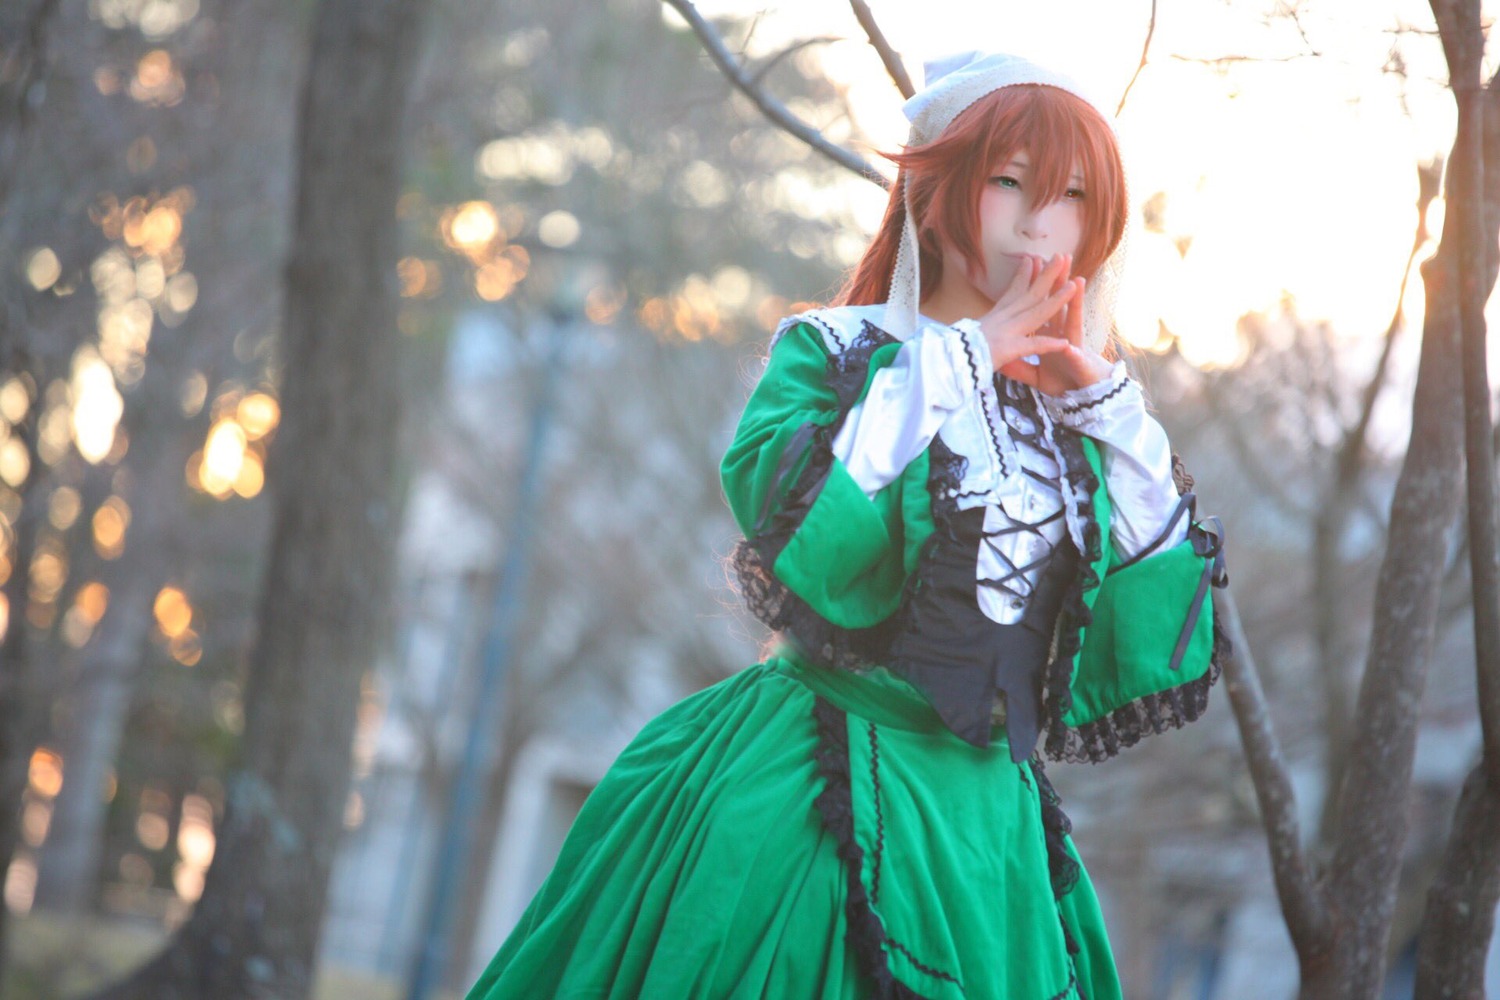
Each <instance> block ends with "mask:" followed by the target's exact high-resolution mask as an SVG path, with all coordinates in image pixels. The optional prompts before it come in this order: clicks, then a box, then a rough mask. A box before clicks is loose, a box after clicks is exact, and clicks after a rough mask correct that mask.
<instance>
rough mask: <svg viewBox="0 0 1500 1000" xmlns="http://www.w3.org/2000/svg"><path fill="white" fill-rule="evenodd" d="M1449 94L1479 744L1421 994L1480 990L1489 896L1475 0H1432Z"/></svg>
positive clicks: (1488, 502)
mask: <svg viewBox="0 0 1500 1000" xmlns="http://www.w3.org/2000/svg"><path fill="white" fill-rule="evenodd" d="M1433 8H1434V12H1435V13H1437V15H1438V27H1439V29H1440V31H1441V32H1442V37H1443V49H1444V52H1445V54H1446V55H1447V57H1448V66H1449V75H1450V78H1451V79H1452V81H1453V88H1454V91H1455V94H1456V96H1457V98H1458V104H1459V119H1458V120H1459V128H1458V133H1459V141H1458V142H1455V144H1454V149H1453V154H1454V155H1453V159H1452V160H1451V161H1450V182H1449V186H1450V189H1451V190H1453V191H1454V192H1455V193H1454V194H1453V195H1451V196H1450V200H1451V201H1452V202H1453V203H1454V204H1455V205H1456V206H1457V207H1458V211H1459V212H1460V214H1461V216H1462V223H1463V229H1462V234H1463V240H1462V242H1461V243H1460V246H1459V255H1458V257H1459V265H1458V266H1459V274H1458V276H1457V277H1458V285H1459V291H1458V294H1459V296H1460V299H1459V321H1460V326H1461V328H1462V330H1463V349H1464V368H1465V378H1464V409H1465V413H1464V428H1465V457H1466V461H1467V464H1468V486H1469V559H1470V575H1471V579H1472V581H1473V584H1472V586H1473V601H1472V606H1473V614H1474V655H1475V670H1476V674H1477V680H1478V687H1479V698H1478V702H1479V716H1480V723H1481V729H1482V731H1483V734H1484V750H1483V755H1482V757H1481V759H1480V763H1479V765H1478V766H1477V767H1476V768H1475V769H1474V770H1473V772H1472V773H1471V774H1470V775H1469V777H1468V779H1467V780H1466V781H1465V782H1464V787H1463V792H1462V794H1461V795H1460V797H1459V802H1458V808H1457V810H1456V811H1455V813H1454V817H1453V830H1452V832H1451V833H1450V834H1449V838H1448V845H1447V849H1446V850H1445V851H1444V853H1443V859H1442V862H1441V867H1440V868H1439V871H1438V875H1437V877H1436V879H1434V881H1433V885H1432V888H1431V890H1430V891H1429V893H1428V896H1427V908H1426V910H1425V911H1424V913H1423V915H1422V933H1421V938H1420V943H1419V945H1418V952H1417V984H1416V987H1417V988H1416V995H1417V996H1418V997H1419V998H1421V1000H1458V998H1464V1000H1481V998H1483V996H1484V966H1485V958H1486V955H1487V954H1488V951H1489V943H1490V939H1491V938H1492V937H1493V936H1494V932H1495V906H1496V901H1497V900H1500V837H1496V835H1495V831H1496V829H1497V828H1500V564H1497V558H1500V544H1497V539H1496V523H1495V469H1494V453H1493V451H1492V445H1491V442H1492V438H1493V433H1494V431H1493V427H1492V423H1491V419H1490V388H1489V381H1488V366H1487V359H1486V356H1485V355H1486V350H1485V322H1484V304H1485V302H1486V301H1487V300H1488V299H1489V296H1490V293H1491V292H1492V291H1493V290H1494V287H1495V276H1496V264H1497V261H1496V259H1495V255H1494V253H1493V252H1492V248H1493V247H1494V246H1495V242H1496V239H1497V236H1500V169H1497V168H1496V167H1492V166H1490V164H1500V80H1497V79H1491V81H1490V85H1489V87H1488V89H1486V88H1484V87H1483V86H1482V85H1481V77H1480V55H1481V53H1482V52H1483V50H1484V32H1483V30H1482V29H1481V27H1480V24H1479V10H1478V4H1475V3H1468V4H1445V3H1434V4H1433Z"/></svg>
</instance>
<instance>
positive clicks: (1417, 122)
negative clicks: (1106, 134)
mask: <svg viewBox="0 0 1500 1000" xmlns="http://www.w3.org/2000/svg"><path fill="white" fill-rule="evenodd" d="M870 6H871V9H872V10H873V11H874V14H875V16H876V19H877V21H878V22H879V23H880V24H881V26H882V28H883V29H884V31H885V33H886V35H887V37H888V38H889V39H890V40H891V41H892V44H893V45H894V46H895V47H896V48H897V49H898V50H899V51H901V53H902V55H903V58H904V60H905V62H906V64H907V65H908V67H910V68H912V69H913V70H918V69H919V67H920V65H921V63H922V62H923V60H924V59H925V58H927V57H929V56H932V55H936V54H942V53H946V52H953V51H961V50H965V49H973V48H976V47H982V48H988V49H995V50H1000V51H1014V52H1018V53H1020V54H1022V55H1025V56H1027V57H1029V58H1031V59H1033V60H1035V61H1038V62H1042V63H1044V64H1047V65H1050V66H1053V67H1056V68H1058V69H1061V70H1062V71H1064V72H1065V73H1067V74H1069V75H1071V76H1073V77H1074V78H1075V79H1077V80H1078V81H1079V82H1080V83H1081V84H1082V85H1083V86H1084V87H1085V88H1087V89H1090V90H1092V91H1094V92H1096V93H1100V94H1103V95H1110V96H1111V98H1112V99H1113V100H1118V97H1119V95H1120V94H1121V93H1123V91H1124V90H1125V87H1126V84H1127V83H1128V82H1129V80H1130V78H1131V75H1132V74H1133V73H1134V72H1135V70H1136V67H1137V65H1138V64H1139V62H1140V58H1141V50H1142V44H1143V42H1144V41H1145V38H1146V33H1147V28H1148V25H1149V24H1150V22H1151V14H1152V4H1151V3H1150V2H1149V0H1135V2H1122V0H1050V2H1047V3H1036V2H1034V0H1033V2H1027V3H1020V2H1011V0H985V2H964V0H920V2H912V0H870ZM1293 7H1295V11H1296V16H1295V18H1294V17H1292V16H1288V13H1287V12H1288V11H1289V10H1290V9H1292V8H1293ZM664 9H665V8H664ZM700 9H701V10H702V11H703V12H704V13H705V14H709V15H713V14H729V13H736V14H741V15H744V14H753V13H759V15H760V20H759V22H758V24H757V27H756V30H755V34H754V36H753V38H752V41H751V46H750V51H751V53H752V55H754V54H757V53H760V54H763V53H766V52H770V51H774V50H776V49H779V48H780V47H781V46H783V45H785V44H786V43H787V42H788V41H790V40H793V39H797V38H804V37H809V36H818V35H834V36H842V37H844V38H846V39H847V40H846V41H842V42H839V43H835V44H830V45H826V46H819V47H818V49H817V51H818V52H819V53H820V56H821V59H822V63H823V68H824V70H825V72H826V73H827V74H828V76H829V77H830V78H831V79H833V80H835V81H836V82H838V83H840V84H842V85H843V86H845V87H847V89H848V93H849V98H850V102H851V104H852V106H853V108H854V113H855V116H856V118H857V120H858V124H859V126H860V129H861V130H862V131H863V132H865V133H866V134H868V135H869V136H870V137H871V138H872V140H873V143H874V145H875V146H876V147H878V148H887V149H889V148H895V147H897V146H899V145H900V143H901V142H902V140H903V139H904V138H905V123H904V119H903V117H902V116H901V113H900V96H899V94H898V93H897V92H896V90H895V89H894V87H893V86H892V85H891V83H890V81H889V79H888V78H887V77H886V76H885V74H884V71H883V69H882V68H881V66H880V63H879V60H878V58H877V57H876V56H875V54H874V51H873V49H872V48H871V47H870V46H869V45H868V44H867V43H866V42H865V41H864V38H863V35H862V33H861V31H860V29H859V27H858V25H857V24H856V23H855V21H854V18H853V15H852V14H851V12H850V9H849V7H848V5H847V4H846V3H843V2H836V0H801V2H797V3H791V2H788V3H771V4H768V3H765V2H763V0H762V2H753V0H701V3H700ZM1484 12H1485V14H1486V16H1490V15H1491V14H1492V10H1491V5H1488V4H1487V5H1485V8H1484ZM664 16H666V17H668V18H669V19H670V18H671V17H672V16H673V15H672V14H671V13H670V12H669V13H667V14H665V15H664ZM1433 29H1434V23H1433V19H1432V13H1431V10H1430V8H1429V7H1428V5H1427V4H1426V3H1422V2H1409V0H1386V2H1379V0H1376V2H1372V0H1363V2H1360V0H1304V2H1302V3H1300V4H1296V5H1290V4H1287V3H1282V2H1273V0H1159V2H1158V4H1157V5H1156V20H1155V31H1154V33H1153V35H1152V39H1151V46H1150V52H1149V58H1148V61H1147V65H1146V66H1145V67H1144V69H1143V70H1142V71H1141V73H1140V76H1139V78H1138V80H1137V81H1136V83H1135V84H1134V86H1133V87H1132V89H1131V91H1130V94H1129V97H1128V100H1127V102H1126V105H1125V109H1124V111H1123V113H1122V115H1121V117H1120V131H1121V136H1122V144H1123V145H1124V148H1125V153H1126V157H1127V163H1128V167H1129V170H1130V180H1131V188H1132V199H1133V201H1135V202H1136V204H1137V206H1139V204H1140V203H1141V202H1143V201H1144V200H1145V199H1146V198H1149V197H1151V196H1152V195H1156V194H1159V195H1160V198H1159V200H1164V203H1165V214H1164V228H1165V232H1163V233H1154V232H1145V231H1144V229H1143V228H1142V227H1140V226H1137V227H1136V229H1135V231H1134V233H1133V235H1132V241H1131V244H1130V253H1131V256H1130V270H1129V271H1128V272H1127V278H1126V281H1125V283H1124V286H1123V297H1122V301H1121V303H1120V312H1119V315H1118V317H1117V318H1118V322H1119V326H1120V328H1121V330H1122V332H1123V333H1124V334H1125V336H1126V337H1127V339H1129V340H1131V341H1132V342H1134V343H1137V344H1139V345H1140V346H1149V345H1150V344H1152V343H1153V342H1155V341H1156V340H1157V337H1158V331H1159V329H1160V327H1161V326H1162V325H1164V326H1165V327H1166V329H1167V330H1169V331H1171V333H1172V334H1174V335H1176V336H1177V337H1178V343H1179V346H1180V348H1181V349H1182V351H1183V353H1184V354H1185V355H1186V356H1187V357H1188V358H1189V360H1192V361H1194V362H1196V363H1199V364H1201V365H1204V366H1212V365H1222V364H1232V363H1233V362H1234V361H1235V359H1236V358H1237V357H1239V356H1241V355H1242V352H1243V345H1242V344H1241V342H1240V338H1239V335H1238V334H1237V333H1236V325H1237V321H1238V319H1239V317H1241V316H1242V315H1244V314H1246V313H1248V312H1262V313H1264V312H1267V311H1274V310H1276V309H1278V308H1279V307H1280V304H1281V303H1283V302H1287V301H1291V302H1293V303H1294V304H1295V310H1296V313H1297V315H1298V316H1300V317H1301V318H1302V319H1304V320H1310V321H1318V322H1324V321H1326V322H1327V323H1328V324H1329V325H1330V326H1331V328H1332V329H1333V330H1334V332H1335V334H1336V336H1338V337H1339V338H1340V339H1341V340H1344V341H1347V342H1349V343H1350V344H1351V345H1354V346H1359V345H1362V344H1363V345H1368V344H1369V343H1371V342H1374V341H1376V340H1378V337H1379V336H1380V334H1381V333H1382V332H1383V331H1384V329H1385V328H1386V325H1387V323H1388V322H1389V321H1390V318H1391V315H1392V313H1393V311H1394V309H1395V306H1396V296H1397V290H1398V288H1399V284H1400V277H1401V272H1402V269H1403V267H1404V266H1405V262H1406V258H1407V254H1408V252H1409V251H1410V248H1411V242H1412V237H1413V233H1414V230H1415V225H1416V211H1415V203H1416V198H1417V172H1416V167H1417V165H1418V164H1419V163H1422V162H1424V161H1428V160H1431V159H1432V158H1433V157H1434V156H1437V155H1441V154H1443V153H1445V152H1446V151H1447V149H1448V147H1449V146H1450V145H1451V142H1452V133H1453V128H1454V123H1455V112H1454V107H1453V102H1452V98H1451V96H1450V95H1449V94H1448V92H1447V91H1446V89H1445V86H1444V85H1445V82H1446V76H1447V70H1446V65H1445V63H1444V62H1443V59H1442V53H1441V50H1440V48H1439V47H1438V44H1437V40H1436V38H1435V37H1434V36H1433V35H1432V32H1433ZM1492 48H1493V47H1492ZM1393 52H1394V53H1396V54H1397V55H1398V56H1399V59H1400V61H1401V62H1402V63H1403V64H1404V67H1405V74H1404V75H1402V74H1398V73H1395V72H1391V71H1390V66H1391V64H1392V57H1393ZM1493 69H1494V60H1493V58H1490V59H1488V60H1487V71H1488V72H1493ZM914 75H917V76H918V79H920V76H919V75H918V74H915V73H914ZM852 187H853V188H855V189H857V190H855V191H853V193H851V197H852V198H853V199H855V202H856V204H857V206H858V212H857V216H858V218H859V219H860V220H861V222H862V223H863V224H864V225H865V226H867V227H868V228H870V229H873V228H874V226H875V224H876V223H877V222H878V219H879V212H880V208H881V206H882V205H883V200H884V196H883V194H882V193H881V192H879V191H878V190H877V189H875V188H874V187H873V185H864V186H863V187H860V186H859V185H858V184H856V185H852ZM1441 209H1442V205H1441V203H1438V204H1437V205H1436V206H1434V211H1433V213H1432V214H1430V216H1429V222H1430V223H1431V224H1432V225H1433V228H1434V232H1436V231H1437V228H1436V227H1437V225H1438V224H1439V223H1440V221H1441ZM1184 247H1185V251H1184V249H1182V248H1184ZM1431 250H1432V246H1430V245H1429V246H1428V247H1427V248H1426V249H1425V250H1424V251H1423V253H1422V255H1421V256H1426V255H1427V254H1430V253H1431ZM1419 259H1420V258H1419ZM1406 309H1407V316H1408V321H1409V323H1410V328H1412V329H1417V328H1419V324H1420V320H1421V311H1422V290H1421V283H1420V281H1419V280H1413V281H1412V282H1411V285H1410V288H1409V290H1408V294H1407V297H1406ZM1497 320H1500V313H1497V312H1496V310H1494V309H1493V308H1492V310H1491V313H1490V321H1491V328H1492V329H1493V328H1494V326H1495V324H1496V321H1497ZM1413 339H1414V338H1413Z"/></svg>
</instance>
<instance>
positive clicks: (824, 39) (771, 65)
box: [750, 35, 843, 86]
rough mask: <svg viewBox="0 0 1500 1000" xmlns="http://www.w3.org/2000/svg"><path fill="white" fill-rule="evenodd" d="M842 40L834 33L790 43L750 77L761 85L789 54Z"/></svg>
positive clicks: (757, 68)
mask: <svg viewBox="0 0 1500 1000" xmlns="http://www.w3.org/2000/svg"><path fill="white" fill-rule="evenodd" d="M840 41H843V39H841V38H838V37H836V36H834V35H819V36H818V37H817V38H804V39H801V40H800V41H796V42H793V43H792V44H791V45H788V46H787V47H786V48H784V49H782V50H781V51H780V52H778V53H776V54H775V55H774V56H771V57H770V58H769V59H766V60H765V61H763V62H762V63H761V64H760V65H759V66H757V67H756V69H755V73H754V75H752V76H751V77H750V79H751V80H752V81H753V82H754V83H755V85H756V86H760V85H761V83H762V82H764V81H765V78H766V74H768V73H770V72H771V70H773V69H775V68H776V67H777V66H780V65H781V64H782V62H783V61H784V60H786V58H787V57H788V56H792V55H795V54H796V53H798V52H801V51H802V50H803V49H806V48H810V47H812V46H814V45H827V44H828V43H829V42H840Z"/></svg>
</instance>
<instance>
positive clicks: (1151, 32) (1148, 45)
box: [1115, 0, 1156, 118]
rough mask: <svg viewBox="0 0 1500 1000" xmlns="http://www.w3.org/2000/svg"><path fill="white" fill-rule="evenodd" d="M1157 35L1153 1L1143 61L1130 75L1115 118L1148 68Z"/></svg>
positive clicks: (1123, 108) (1116, 109)
mask: <svg viewBox="0 0 1500 1000" xmlns="http://www.w3.org/2000/svg"><path fill="white" fill-rule="evenodd" d="M1154 34H1156V0H1151V23H1150V24H1149V25H1147V27H1146V41H1145V44H1143V45H1142V46H1141V61H1140V64H1139V65H1137V66H1136V68H1135V72H1134V73H1132V74H1130V82H1129V83H1127V84H1126V85H1125V90H1124V92H1123V93H1122V94H1120V103H1119V104H1118V105H1116V106H1115V117H1116V118H1118V117H1120V112H1122V111H1124V110H1125V98H1127V97H1129V96H1130V88H1131V87H1134V86H1135V81H1136V80H1138V79H1140V76H1141V70H1143V69H1145V68H1146V57H1147V55H1149V54H1150V52H1151V36H1152V35H1154Z"/></svg>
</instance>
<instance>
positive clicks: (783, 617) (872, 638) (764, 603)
mask: <svg viewBox="0 0 1500 1000" xmlns="http://www.w3.org/2000/svg"><path fill="white" fill-rule="evenodd" d="M778 551H779V550H778ZM730 561H731V563H732V564H733V565H734V573H735V578H736V581H737V583H738V586H739V592H740V598H741V600H743V601H744V602H745V607H746V608H747V609H749V611H750V613H751V614H753V615H754V616H755V617H756V618H757V619H758V620H759V621H760V622H761V623H762V624H764V625H765V626H766V628H768V629H770V630H771V631H773V632H779V633H781V634H783V635H784V636H786V637H787V638H788V639H789V640H790V641H791V642H792V643H793V644H794V645H795V646H796V647H797V651H798V652H799V653H800V654H801V655H802V656H804V657H806V658H807V659H808V661H809V662H812V663H816V664H818V665H819V666H825V667H838V668H840V669H844V670H863V669H867V668H869V666H870V665H871V664H874V663H879V662H881V661H882V660H883V659H884V658H885V654H886V652H887V651H888V650H889V649H890V646H891V641H892V640H893V639H894V638H895V636H896V633H897V627H898V626H897V622H896V619H897V618H898V617H899V616H892V618H890V619H887V620H886V621H884V622H881V623H880V624H879V625H875V626H873V627H871V628H866V629H851V628H841V627H840V626H838V625H834V624H833V623H832V622H830V621H828V619H826V618H824V617H823V616H822V615H820V614H818V613H817V612H816V611H814V610H813V609H812V606H811V605H809V604H808V603H807V602H806V601H804V600H803V599H802V598H800V597H798V596H797V595H796V594H794V593H792V591H791V590H789V589H788V588H787V586H786V584H784V583H782V582H781V581H780V580H778V579H776V577H775V575H774V574H773V573H772V572H771V566H772V565H773V560H768V559H766V558H765V556H764V555H763V554H762V550H761V547H760V546H758V545H757V544H756V543H754V542H749V541H743V540H742V541H740V542H739V544H737V545H736V546H735V547H734V552H733V553H732V554H731V555H730Z"/></svg>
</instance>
